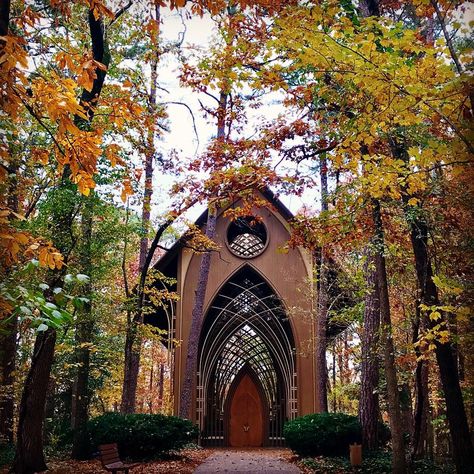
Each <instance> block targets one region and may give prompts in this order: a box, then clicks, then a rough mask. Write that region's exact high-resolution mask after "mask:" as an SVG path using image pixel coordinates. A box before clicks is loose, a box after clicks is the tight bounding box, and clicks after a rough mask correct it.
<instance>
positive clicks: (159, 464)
mask: <svg viewBox="0 0 474 474" xmlns="http://www.w3.org/2000/svg"><path fill="white" fill-rule="evenodd" d="M211 453H212V450H208V449H198V448H194V447H193V448H189V449H184V450H182V451H181V452H179V453H176V454H174V455H169V456H166V457H165V458H163V459H160V460H156V461H152V462H144V463H143V464H141V466H139V467H136V468H134V469H133V470H132V471H131V472H132V473H133V474H143V473H149V474H158V473H160V474H161V473H163V474H165V473H166V474H169V473H173V474H188V473H192V472H194V470H195V469H196V467H197V466H199V464H201V463H202V462H203V461H204V460H205V459H206V458H207V457H208V456H209V455H210V454H211ZM48 468H49V470H48V471H46V472H48V473H51V474H73V473H74V474H76V473H80V474H97V473H100V472H106V471H105V470H104V469H103V468H102V466H101V464H100V461H99V460H97V459H94V460H89V461H75V460H72V459H64V458H51V459H50V460H49V462H48ZM8 472H9V469H8V467H6V466H2V467H0V474H7V473H8Z"/></svg>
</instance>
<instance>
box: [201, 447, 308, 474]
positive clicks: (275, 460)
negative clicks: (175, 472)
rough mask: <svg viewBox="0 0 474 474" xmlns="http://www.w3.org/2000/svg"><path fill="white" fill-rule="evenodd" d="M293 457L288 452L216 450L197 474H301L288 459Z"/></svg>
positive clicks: (273, 450)
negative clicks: (217, 473)
mask: <svg viewBox="0 0 474 474" xmlns="http://www.w3.org/2000/svg"><path fill="white" fill-rule="evenodd" d="M290 456H291V454H290V452H289V451H288V450H282V449H254V450H237V449H225V450H224V449H223V450H216V452H215V453H214V454H212V455H211V456H209V457H208V458H207V459H206V460H205V461H204V462H203V463H202V464H201V465H200V466H198V467H197V469H196V470H195V471H194V472H195V474H210V473H215V472H223V473H224V472H232V473H242V474H244V473H245V474H252V473H269V474H271V473H280V474H299V473H301V471H300V470H299V469H298V468H297V467H296V466H295V465H294V464H290V463H289V462H288V461H287V460H286V459H288V458H289V457H290Z"/></svg>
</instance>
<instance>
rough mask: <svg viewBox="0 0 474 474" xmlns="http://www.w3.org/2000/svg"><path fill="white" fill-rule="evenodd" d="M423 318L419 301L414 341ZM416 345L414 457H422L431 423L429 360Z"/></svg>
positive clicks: (425, 449) (425, 452)
mask: <svg viewBox="0 0 474 474" xmlns="http://www.w3.org/2000/svg"><path fill="white" fill-rule="evenodd" d="M420 323H421V318H420V310H419V303H417V309H416V319H415V321H414V324H413V343H415V342H417V341H418V336H419V332H420V331H419V328H420ZM414 347H415V354H416V356H417V359H418V361H417V363H416V369H415V410H414V415H413V438H412V457H413V458H414V459H420V458H423V457H425V456H426V454H427V448H428V424H429V423H430V421H431V420H430V401H429V387H428V375H429V374H428V362H427V361H426V360H424V359H420V357H421V355H422V354H421V352H420V349H419V347H418V346H414Z"/></svg>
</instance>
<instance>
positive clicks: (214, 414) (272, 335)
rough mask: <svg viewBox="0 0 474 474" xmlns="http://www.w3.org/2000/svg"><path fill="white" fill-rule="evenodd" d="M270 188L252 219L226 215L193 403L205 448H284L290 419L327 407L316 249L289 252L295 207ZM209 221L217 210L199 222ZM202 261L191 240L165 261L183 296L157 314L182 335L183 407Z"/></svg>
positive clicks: (176, 380)
mask: <svg viewBox="0 0 474 474" xmlns="http://www.w3.org/2000/svg"><path fill="white" fill-rule="evenodd" d="M260 194H261V196H260V197H261V198H262V199H265V200H266V201H267V202H268V205H267V206H261V207H259V208H255V209H253V210H252V216H248V217H240V218H238V219H236V220H231V219H229V218H227V217H226V216H225V211H226V208H221V209H219V211H218V215H217V224H216V235H215V239H214V240H215V241H216V243H217V244H218V245H219V250H218V251H213V252H212V256H211V267H210V274H209V279H208V284H207V290H206V296H205V303H204V320H203V326H202V331H201V334H200V339H199V353H198V370H197V375H196V380H195V381H194V392H193V393H194V397H193V404H192V419H193V420H194V421H195V422H196V423H197V424H198V426H199V428H200V432H201V439H200V443H201V444H202V445H204V446H234V447H244V446H248V447H249V446H255V447H256V446H281V445H283V444H284V438H283V434H282V430H283V425H284V423H285V421H287V420H291V419H293V418H295V417H297V416H301V415H305V414H308V413H314V412H317V411H319V407H318V406H317V402H316V400H317V397H316V393H315V390H316V385H317V384H316V383H315V380H316V378H317V377H318V367H316V366H315V357H314V332H315V321H314V314H313V313H314V312H313V310H312V308H313V307H314V301H312V299H314V298H312V296H311V295H312V294H313V291H312V285H314V282H313V279H312V256H311V253H310V252H308V251H306V250H304V249H302V248H294V249H285V244H286V243H287V241H288V239H289V237H290V227H289V226H290V221H291V219H292V214H291V212H290V211H289V210H288V209H287V208H286V207H285V206H284V205H283V203H282V202H281V201H280V200H279V199H277V198H276V197H275V196H274V194H273V193H272V192H271V191H270V190H264V191H262V192H261V193H260ZM231 205H233V206H239V202H235V203H232V204H231ZM253 216H259V218H258V220H256V219H255V218H254V217H253ZM206 221H207V211H206V212H204V213H203V214H202V215H201V216H200V217H199V219H198V220H197V222H196V224H197V225H198V226H200V227H201V228H202V229H204V228H205V225H206ZM201 258H202V256H201V255H199V254H196V253H195V252H193V251H192V250H191V249H189V248H187V247H186V245H185V243H184V240H183V239H181V240H178V241H177V242H176V244H175V245H174V246H173V247H172V248H171V249H170V250H169V251H168V252H167V253H166V254H165V255H164V256H163V257H162V258H161V259H160V260H159V261H158V262H157V264H156V265H155V268H156V269H157V270H159V271H161V272H162V273H163V274H164V275H166V276H168V277H172V278H173V279H175V281H176V283H175V284H174V286H173V290H174V291H176V292H177V293H178V295H179V300H178V301H176V302H174V303H173V304H169V305H168V307H167V308H165V310H164V311H163V309H160V310H159V309H157V311H156V314H152V315H151V316H150V318H151V321H153V318H155V319H156V320H157V321H158V323H157V324H158V325H159V326H161V327H162V328H164V329H166V330H167V331H168V333H169V335H170V337H171V338H173V339H174V340H175V341H177V344H174V345H173V366H172V367H173V369H172V370H173V374H172V379H173V394H174V410H175V413H176V414H178V413H179V408H180V407H179V403H180V393H181V388H182V381H183V378H184V371H185V365H186V356H187V348H188V339H189V333H190V327H191V313H192V310H193V305H194V299H195V290H196V284H197V280H198V274H199V267H200V260H201ZM163 322H164V323H163ZM164 326H166V327H164Z"/></svg>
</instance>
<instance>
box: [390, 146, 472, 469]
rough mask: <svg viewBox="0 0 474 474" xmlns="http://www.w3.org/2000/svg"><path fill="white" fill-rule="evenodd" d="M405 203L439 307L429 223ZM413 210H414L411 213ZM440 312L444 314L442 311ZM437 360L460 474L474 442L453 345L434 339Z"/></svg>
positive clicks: (419, 272)
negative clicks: (431, 256)
mask: <svg viewBox="0 0 474 474" xmlns="http://www.w3.org/2000/svg"><path fill="white" fill-rule="evenodd" d="M390 147H391V150H392V153H393V155H394V157H395V158H398V159H402V160H403V161H405V162H407V161H408V160H409V156H408V152H407V149H406V145H405V144H404V143H399V142H398V141H397V140H395V139H394V138H392V139H391V141H390ZM402 199H403V202H404V205H405V215H406V219H407V222H408V225H409V228H410V239H411V244H412V247H413V255H414V258H415V269H416V276H417V280H418V287H419V291H420V295H419V301H420V302H421V303H422V304H424V305H426V306H439V305H440V301H439V297H438V289H437V288H436V285H435V284H434V282H433V269H432V266H431V258H430V255H429V252H428V224H427V223H426V220H425V219H424V217H423V215H422V213H421V212H420V210H419V209H416V210H415V212H413V211H412V210H411V206H409V205H408V199H409V196H408V195H407V194H404V195H403V196H402ZM410 211H412V212H410ZM440 313H442V312H441V311H440ZM422 321H423V324H424V325H425V327H426V328H427V329H432V328H433V327H434V326H435V325H437V324H439V322H440V321H432V320H431V319H430V317H429V315H428V314H425V315H424V316H423V319H422ZM442 321H445V322H446V324H448V320H447V318H446V315H445V314H443V313H442ZM435 346H436V348H435V354H436V361H437V364H438V368H439V374H440V378H441V385H442V387H443V392H444V398H445V401H446V416H447V420H448V425H449V431H450V434H451V438H452V444H453V457H454V462H455V464H456V471H457V472H458V473H460V474H461V473H462V474H464V473H472V472H473V468H472V459H474V447H473V444H472V440H471V436H470V432H469V425H468V422H467V416H466V411H465V408H464V401H463V396H462V391H461V386H460V383H459V374H458V370H457V363H456V360H455V358H454V356H453V352H452V346H451V344H449V343H446V344H442V343H440V342H438V341H435Z"/></svg>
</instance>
